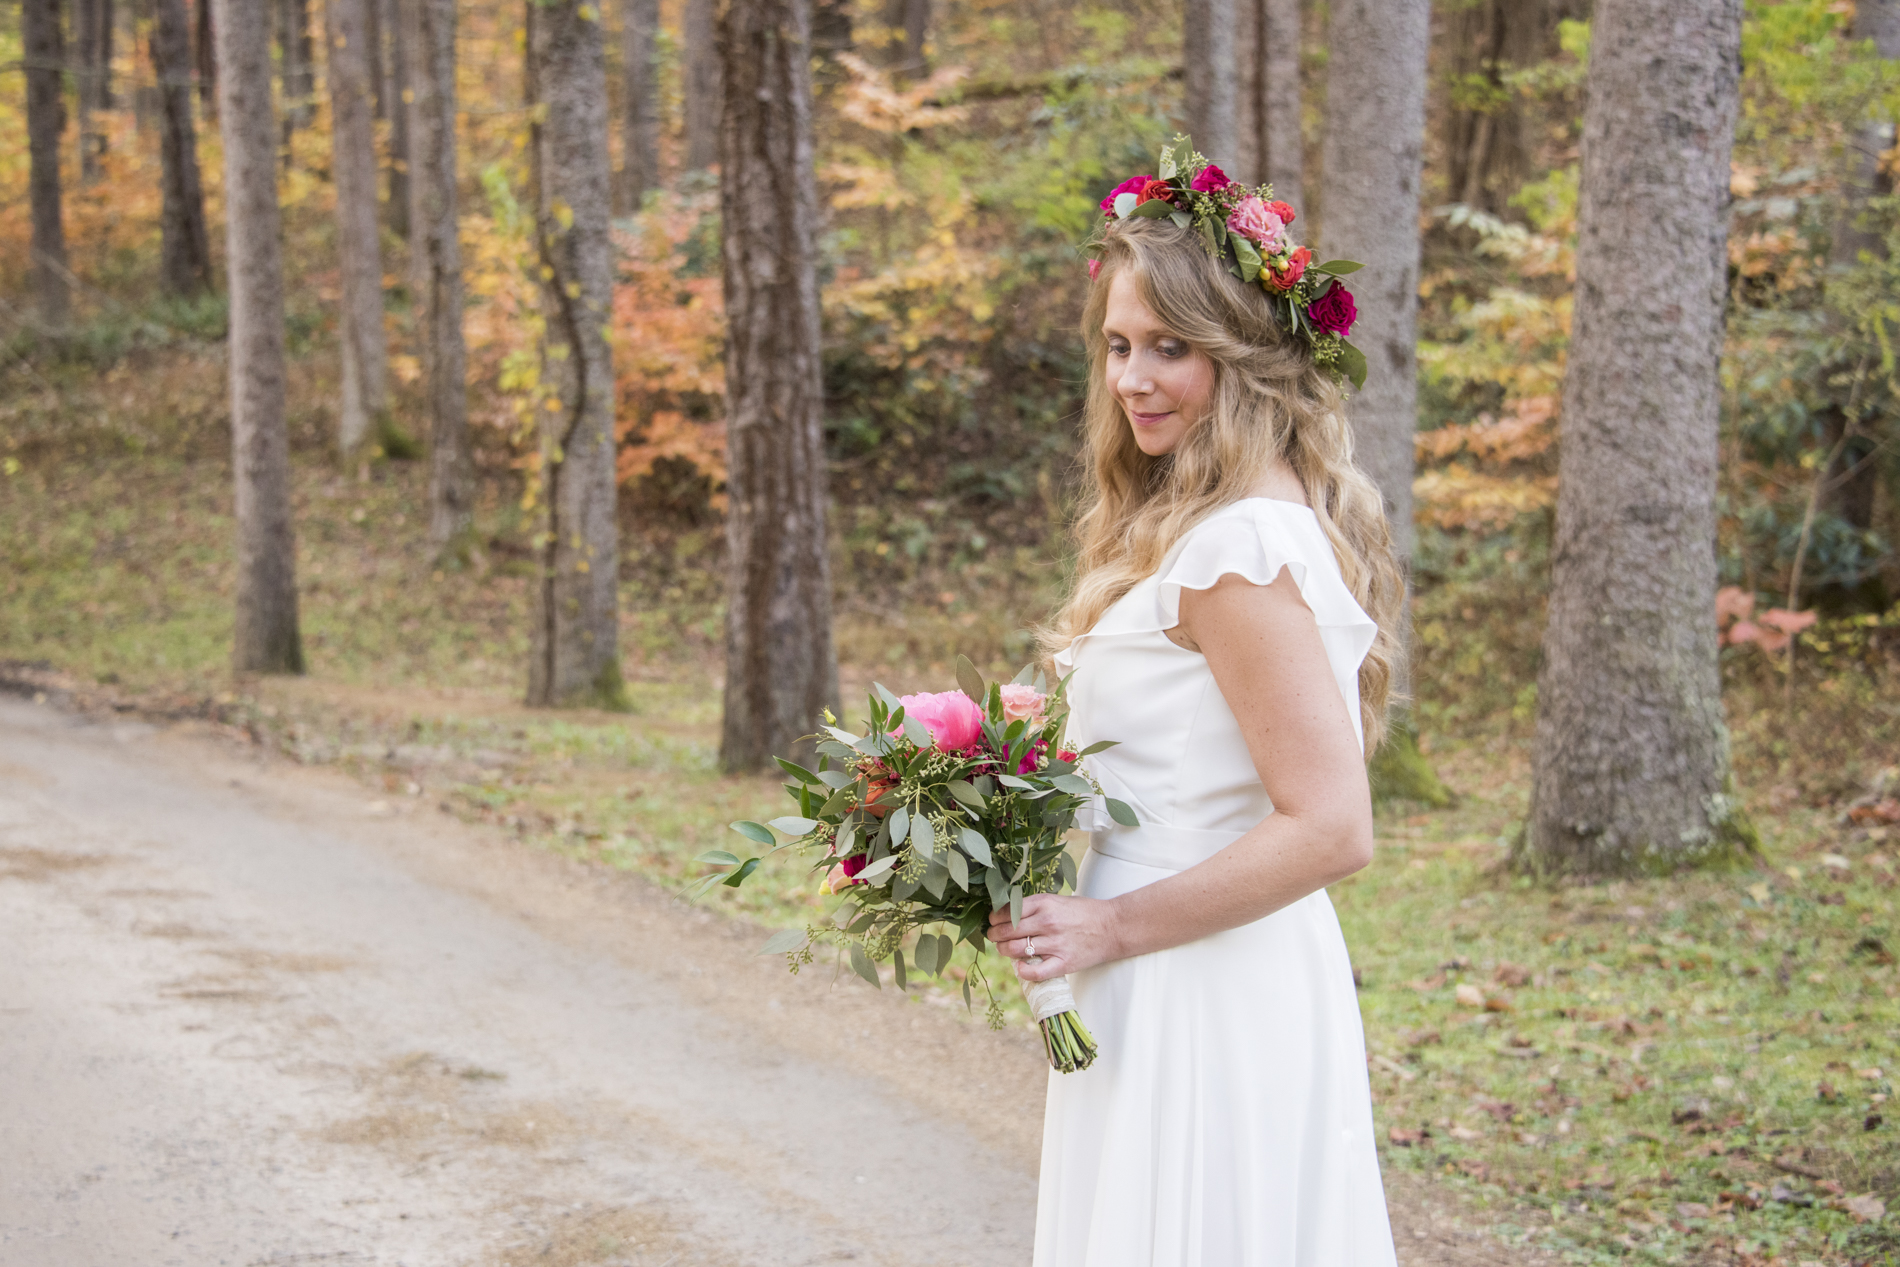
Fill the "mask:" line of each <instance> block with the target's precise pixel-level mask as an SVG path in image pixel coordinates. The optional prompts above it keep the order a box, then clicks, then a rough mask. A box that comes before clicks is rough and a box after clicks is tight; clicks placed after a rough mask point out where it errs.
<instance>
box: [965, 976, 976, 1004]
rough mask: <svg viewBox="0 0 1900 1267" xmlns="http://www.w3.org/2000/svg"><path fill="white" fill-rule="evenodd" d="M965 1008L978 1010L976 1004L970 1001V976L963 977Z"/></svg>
mask: <svg viewBox="0 0 1900 1267" xmlns="http://www.w3.org/2000/svg"><path fill="white" fill-rule="evenodd" d="M963 1010H964V1011H966V1012H973V1011H975V1010H976V1005H975V1004H974V1003H972V1002H971V1001H970V978H968V977H965V978H963Z"/></svg>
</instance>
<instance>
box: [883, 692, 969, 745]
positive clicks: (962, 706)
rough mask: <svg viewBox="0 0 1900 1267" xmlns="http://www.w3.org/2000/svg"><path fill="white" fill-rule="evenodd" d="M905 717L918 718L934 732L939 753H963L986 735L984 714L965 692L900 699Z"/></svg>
mask: <svg viewBox="0 0 1900 1267" xmlns="http://www.w3.org/2000/svg"><path fill="white" fill-rule="evenodd" d="M897 702H898V703H900V704H902V705H903V706H904V716H905V717H915V718H916V719H917V720H918V721H919V722H921V723H923V725H924V726H925V727H926V728H927V729H928V730H929V731H930V738H931V742H932V743H933V744H935V745H936V747H937V750H938V751H939V752H962V751H964V750H965V749H967V748H970V747H972V746H974V745H975V743H976V741H977V739H978V738H979V737H981V736H982V734H983V710H982V709H980V708H978V707H977V706H976V701H975V700H973V699H971V698H970V697H969V696H968V695H965V694H964V693H963V692H962V691H942V692H939V693H936V694H932V693H930V692H927V691H926V692H924V693H923V694H920V695H904V696H900V697H898V701H897Z"/></svg>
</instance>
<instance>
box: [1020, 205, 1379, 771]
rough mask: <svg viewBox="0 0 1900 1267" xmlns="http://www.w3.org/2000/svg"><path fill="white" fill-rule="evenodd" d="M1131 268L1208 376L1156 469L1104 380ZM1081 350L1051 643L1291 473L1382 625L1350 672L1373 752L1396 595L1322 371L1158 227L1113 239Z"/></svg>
mask: <svg viewBox="0 0 1900 1267" xmlns="http://www.w3.org/2000/svg"><path fill="white" fill-rule="evenodd" d="M1125 270H1126V271H1128V272H1129V273H1130V275H1131V276H1132V277H1133V278H1134V281H1135V285H1136V287H1137V288H1138V290H1139V292H1140V294H1141V298H1142V300H1143V302H1145V303H1146V304H1147V305H1148V307H1149V309H1150V310H1152V311H1153V312H1154V314H1155V316H1156V317H1158V318H1160V320H1161V322H1162V324H1163V325H1165V326H1166V327H1167V328H1168V329H1169V330H1171V331H1173V332H1174V333H1175V334H1176V335H1177V336H1179V337H1180V338H1181V339H1183V340H1184V341H1186V342H1187V343H1188V344H1189V345H1190V346H1191V347H1193V348H1196V349H1197V350H1199V351H1201V352H1203V353H1205V354H1206V356H1207V357H1208V359H1209V360H1210V361H1212V362H1213V365H1214V386H1213V391H1212V395H1211V398H1210V402H1209V406H1208V409H1207V411H1206V412H1205V413H1204V414H1203V415H1202V416H1201V418H1200V419H1199V420H1198V421H1196V423H1195V424H1194V425H1193V426H1192V427H1191V428H1190V429H1189V430H1188V433H1187V435H1186V436H1185V437H1183V438H1182V440H1181V443H1180V444H1179V445H1178V446H1176V448H1175V450H1174V452H1173V453H1170V454H1168V455H1166V456H1164V457H1149V456H1148V455H1147V454H1145V453H1143V452H1142V451H1141V449H1140V448H1139V447H1138V446H1137V445H1136V443H1135V437H1134V433H1133V430H1132V429H1131V428H1130V427H1129V425H1128V419H1127V415H1126V414H1125V413H1124V412H1123V410H1122V406H1121V403H1120V402H1119V401H1118V400H1117V399H1116V398H1115V395H1114V393H1113V392H1112V391H1111V390H1110V389H1109V387H1108V385H1107V378H1106V374H1105V372H1104V364H1105V361H1106V358H1107V355H1108V341H1107V339H1106V338H1105V337H1104V336H1103V334H1102V321H1103V319H1104V316H1105V314H1106V312H1107V308H1108V291H1109V287H1110V286H1111V285H1113V283H1114V281H1115V278H1116V277H1117V276H1118V275H1119V274H1121V273H1122V272H1123V271H1125ZM1082 336H1083V338H1084V339H1086V340H1087V342H1088V350H1089V364H1090V369H1091V372H1090V376H1089V389H1088V405H1087V410H1086V415H1085V427H1086V431H1085V435H1084V438H1083V454H1082V461H1083V463H1084V465H1085V467H1086V469H1087V470H1088V472H1089V474H1090V475H1091V476H1092V479H1090V480H1089V485H1090V487H1089V489H1088V492H1087V494H1086V497H1085V500H1084V503H1083V508H1082V513H1081V516H1080V518H1079V519H1078V520H1077V523H1076V537H1077V540H1078V544H1079V546H1080V550H1079V558H1078V560H1077V569H1076V573H1077V575H1076V582H1075V590H1074V592H1073V593H1071V594H1070V596H1069V601H1068V604H1067V605H1066V606H1065V607H1064V608H1063V610H1062V613H1061V615H1060V616H1059V617H1057V619H1056V622H1055V627H1054V628H1053V630H1051V631H1049V633H1048V635H1047V638H1046V641H1047V644H1048V645H1049V646H1050V647H1051V648H1052V649H1053V648H1055V647H1060V646H1064V645H1067V643H1068V642H1069V640H1070V639H1072V638H1074V637H1076V636H1077V635H1079V634H1082V633H1084V632H1086V631H1087V630H1088V629H1089V628H1091V627H1092V626H1093V625H1094V624H1095V622H1096V621H1097V620H1099V619H1100V618H1101V615H1102V613H1103V612H1105V611H1107V610H1108V608H1109V607H1110V606H1111V605H1113V604H1114V602H1115V601H1116V600H1117V599H1119V598H1120V597H1121V596H1122V595H1124V594H1126V593H1127V592H1128V591H1129V590H1130V589H1132V588H1133V587H1134V586H1135V585H1136V584H1137V583H1139V582H1140V581H1142V580H1144V579H1146V578H1147V577H1149V576H1151V575H1153V573H1154V571H1155V569H1156V568H1158V567H1159V566H1160V565H1161V560H1162V558H1163V557H1164V556H1165V555H1166V554H1167V553H1168V551H1169V549H1170V548H1172V547H1173V545H1174V544H1175V542H1177V541H1179V540H1180V539H1181V536H1182V534H1184V533H1186V532H1187V531H1188V529H1190V528H1192V527H1193V526H1194V525H1195V524H1197V523H1200V522H1201V521H1202V520H1203V519H1206V518H1207V517H1208V516H1209V515H1211V514H1213V513H1214V512H1215V511H1217V510H1220V509H1221V508H1222V507H1225V506H1230V505H1232V504H1233V503H1235V502H1237V501H1240V500H1241V499H1242V498H1245V497H1247V496H1248V495H1249V494H1251V493H1252V491H1253V490H1254V489H1255V488H1257V487H1258V486H1259V484H1260V482H1261V479H1262V477H1263V476H1265V474H1266V473H1267V471H1268V470H1269V468H1270V467H1271V466H1272V464H1273V463H1274V462H1275V461H1284V462H1285V463H1286V464H1287V465H1288V466H1290V467H1292V469H1293V471H1294V473H1295V474H1296V475H1297V476H1298V477H1299V480H1300V483H1301V484H1302V485H1303V486H1304V487H1305V489H1306V497H1307V501H1308V503H1309V504H1310V505H1311V506H1312V508H1313V513H1314V515H1315V516H1316V517H1317V518H1318V519H1319V524H1320V527H1321V528H1323V529H1324V530H1325V532H1326V537H1327V540H1328V541H1330V542H1331V543H1332V547H1333V553H1334V555H1335V556H1337V558H1338V560H1339V570H1340V573H1341V575H1342V576H1344V578H1345V581H1346V586H1347V588H1348V589H1350V590H1351V591H1352V595H1353V597H1354V598H1355V599H1357V600H1358V602H1359V605H1360V606H1361V607H1362V608H1364V609H1365V611H1366V614H1367V615H1369V616H1371V617H1372V619H1373V620H1374V621H1376V622H1377V623H1378V626H1379V633H1378V636H1377V638H1376V639H1374V641H1373V644H1372V650H1371V651H1370V652H1369V653H1368V654H1367V655H1366V658H1365V662H1364V663H1363V664H1362V665H1361V666H1360V668H1359V707H1360V712H1361V717H1362V720H1363V722H1364V725H1365V736H1366V752H1367V753H1368V754H1370V753H1371V752H1372V750H1373V749H1374V748H1376V747H1377V746H1378V744H1379V741H1380V739H1381V738H1382V737H1383V735H1384V733H1385V709H1386V699H1387V696H1388V694H1389V693H1390V691H1391V688H1392V679H1393V673H1394V669H1395V667H1396V664H1397V661H1398V657H1399V655H1400V647H1399V641H1398V637H1397V633H1398V628H1399V619H1400V606H1401V604H1402V603H1403V602H1404V601H1405V585H1404V581H1403V579H1402V577H1401V576H1400V573H1399V569H1398V565H1397V563H1396V562H1395V561H1394V560H1393V557H1392V541H1391V535H1390V532H1389V530H1388V528H1387V525H1386V519H1385V505H1384V501H1383V499H1382V498H1381V497H1380V495H1379V490H1378V488H1377V487H1375V486H1374V485H1373V483H1372V481H1371V480H1370V479H1369V478H1367V476H1366V475H1365V473H1364V472H1362V471H1361V470H1360V469H1359V468H1358V467H1357V466H1356V465H1354V464H1353V460H1352V430H1351V428H1350V427H1349V426H1348V425H1347V422H1346V415H1345V408H1344V400H1343V398H1342V396H1341V393H1340V390H1339V387H1338V386H1337V384H1336V383H1335V382H1334V380H1333V375H1332V373H1331V371H1329V370H1327V369H1326V368H1324V367H1322V366H1320V365H1318V364H1316V363H1315V362H1314V360H1313V356H1312V353H1311V351H1310V350H1309V349H1308V348H1307V346H1306V344H1305V343H1304V342H1303V341H1302V340H1300V339H1297V338H1295V337H1294V336H1292V335H1290V334H1288V333H1286V331H1285V330H1284V328H1283V327H1282V326H1281V325H1280V324H1279V322H1277V321H1276V320H1275V319H1274V317H1273V315H1272V313H1271V311H1270V310H1269V308H1268V300H1267V296H1266V293H1265V292H1264V291H1263V290H1261V289H1260V287H1259V286H1249V285H1245V284H1243V283H1242V282H1241V281H1240V280H1239V279H1238V278H1236V277H1234V276H1232V275H1231V274H1229V273H1228V272H1227V271H1226V268H1225V267H1224V266H1223V265H1222V264H1221V263H1220V262H1219V261H1217V260H1215V259H1213V258H1211V257H1210V256H1209V255H1208V253H1207V249H1206V247H1205V246H1204V245H1203V244H1202V241H1201V237H1200V235H1199V234H1197V233H1195V232H1194V231H1193V230H1192V229H1183V228H1178V227H1176V226H1175V225H1173V224H1171V223H1170V222H1168V221H1166V220H1145V219H1144V220H1136V219H1127V220H1121V221H1117V222H1116V223H1115V224H1114V225H1112V226H1111V227H1110V229H1109V231H1108V235H1107V240H1106V242H1105V243H1104V249H1103V254H1102V268H1101V272H1100V274H1099V275H1098V276H1097V277H1096V279H1095V282H1094V284H1093V285H1092V286H1091V287H1090V290H1089V299H1088V306H1087V307H1086V309H1085V310H1084V311H1083V314H1082Z"/></svg>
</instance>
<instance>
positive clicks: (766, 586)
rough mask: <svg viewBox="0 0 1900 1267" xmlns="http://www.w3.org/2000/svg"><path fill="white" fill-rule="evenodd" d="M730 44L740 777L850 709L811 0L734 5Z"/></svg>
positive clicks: (729, 338)
mask: <svg viewBox="0 0 1900 1267" xmlns="http://www.w3.org/2000/svg"><path fill="white" fill-rule="evenodd" d="M719 39H720V48H721V54H722V60H723V62H724V72H725V87H726V99H725V123H724V127H723V128H722V130H721V134H720V142H721V144H720V153H719V190H720V214H721V218H722V224H723V225H724V245H723V248H722V250H723V254H724V263H725V296H726V330H727V334H726V432H727V451H728V475H727V488H728V490H729V498H730V501H729V505H728V509H727V513H726V540H727V567H728V573H727V581H726V688H725V721H724V725H723V728H722V732H721V737H720V745H719V754H720V762H721V763H722V764H723V765H724V766H725V767H726V768H727V769H728V770H749V769H754V768H756V767H758V766H761V765H764V764H766V763H767V761H768V760H769V759H770V757H771V755H772V754H773V753H775V752H777V753H786V752H791V751H793V750H794V748H795V747H796V744H797V741H798V739H799V737H800V736H802V735H807V734H810V733H811V731H812V729H813V728H814V727H815V725H816V724H817V722H818V719H819V714H820V712H821V711H822V710H823V709H825V708H826V707H828V706H835V705H836V704H837V702H838V661H837V655H836V652H835V650H834V648H833V645H832V634H831V575H830V565H829V562H828V559H827V554H826V540H825V503H826V493H825V482H826V480H825V453H824V434H823V429H822V422H823V410H824V391H823V383H822V381H821V375H820V363H819V312H818V277H817V246H816V241H815V239H816V233H817V223H818V194H817V185H816V179H815V177H814V174H813V163H812V157H813V149H812V118H811V114H812V107H811V66H810V54H809V44H810V39H811V7H810V3H809V0H728V2H727V4H726V6H725V11H724V14H723V16H722V18H721V22H720V32H719ZM762 189H770V190H774V191H775V194H774V196H773V197H771V198H761V197H760V196H759V191H760V190H762Z"/></svg>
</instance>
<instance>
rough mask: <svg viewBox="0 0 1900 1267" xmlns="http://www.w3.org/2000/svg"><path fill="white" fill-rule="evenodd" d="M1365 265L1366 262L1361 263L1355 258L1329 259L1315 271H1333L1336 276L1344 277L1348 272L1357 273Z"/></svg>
mask: <svg viewBox="0 0 1900 1267" xmlns="http://www.w3.org/2000/svg"><path fill="white" fill-rule="evenodd" d="M1364 267H1365V265H1364V264H1360V263H1358V262H1356V261H1354V260H1327V261H1326V262H1325V263H1324V264H1321V265H1320V266H1319V267H1318V268H1315V269H1314V270H1313V271H1314V272H1315V273H1331V274H1332V275H1333V276H1334V277H1344V276H1346V275H1347V274H1348V273H1356V272H1358V271H1359V270H1360V269H1362V268H1364Z"/></svg>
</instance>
